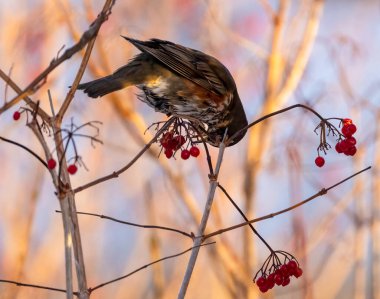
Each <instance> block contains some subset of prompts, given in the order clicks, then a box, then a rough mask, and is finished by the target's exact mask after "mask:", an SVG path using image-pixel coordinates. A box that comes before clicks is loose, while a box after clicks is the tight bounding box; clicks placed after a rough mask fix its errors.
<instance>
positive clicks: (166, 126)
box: [74, 118, 174, 193]
mask: <svg viewBox="0 0 380 299" xmlns="http://www.w3.org/2000/svg"><path fill="white" fill-rule="evenodd" d="M173 121H174V118H171V119H169V120H168V121H167V122H166V123H165V124H164V125H163V126H162V128H161V129H159V130H158V131H157V133H156V134H155V135H154V137H153V138H152V139H151V140H150V141H149V143H147V144H146V145H145V146H144V147H143V148H142V149H141V150H140V151H139V152H138V153H137V155H136V156H135V157H134V158H133V159H132V160H131V161H130V162H128V164H127V165H125V166H124V167H122V168H120V169H119V170H117V171H114V172H113V173H111V174H109V175H106V176H104V177H101V178H98V179H96V180H94V181H92V182H89V183H87V184H85V185H83V186H80V187H77V188H75V189H74V193H78V192H80V191H83V190H84V189H87V188H90V187H92V186H94V185H97V184H100V183H102V182H105V181H108V180H110V179H114V178H117V177H118V176H119V175H120V174H122V173H123V172H124V171H126V170H128V169H129V168H130V167H131V166H132V165H133V164H135V162H136V161H137V160H138V159H139V158H140V157H141V156H142V155H143V154H144V153H145V152H146V151H147V150H148V149H149V148H150V146H151V145H152V144H153V143H155V142H156V141H157V139H158V137H159V136H160V135H161V133H162V132H164V131H165V130H166V129H167V128H168V127H169V126H170V125H171V124H172V123H173Z"/></svg>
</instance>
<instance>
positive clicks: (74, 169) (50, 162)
mask: <svg viewBox="0 0 380 299" xmlns="http://www.w3.org/2000/svg"><path fill="white" fill-rule="evenodd" d="M47 166H48V168H49V169H54V168H55V167H56V166H57V162H56V161H55V160H54V159H53V158H50V159H49V160H48V162H47ZM77 171H78V167H77V166H76V165H75V164H70V165H69V166H68V167H67V172H68V173H69V174H75V173H76V172H77Z"/></svg>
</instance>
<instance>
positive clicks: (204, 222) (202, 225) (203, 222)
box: [178, 130, 227, 299]
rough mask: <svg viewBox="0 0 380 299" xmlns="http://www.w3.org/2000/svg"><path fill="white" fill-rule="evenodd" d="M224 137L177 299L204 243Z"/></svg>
mask: <svg viewBox="0 0 380 299" xmlns="http://www.w3.org/2000/svg"><path fill="white" fill-rule="evenodd" d="M226 137H227V130H226V131H225V133H224V137H223V140H222V142H221V144H220V147H219V154H218V160H217V162H216V166H215V172H214V174H212V175H211V174H210V175H209V178H210V182H209V191H208V195H207V201H206V204H205V208H204V210H203V215H202V220H201V223H200V225H199V228H198V236H199V237H196V238H194V249H193V250H192V252H191V256H190V260H189V263H188V264H187V269H186V273H185V276H184V277H183V281H182V285H181V289H180V290H179V294H178V298H181V299H182V298H185V295H186V291H187V288H188V286H189V283H190V279H191V276H192V273H193V270H194V267H195V262H196V261H197V257H198V253H199V246H200V245H201V244H202V242H203V241H204V239H203V238H202V236H203V234H204V232H205V230H206V226H207V222H208V217H209V215H210V211H211V207H212V203H213V201H214V196H215V190H216V187H217V185H218V181H217V179H218V175H219V171H220V167H221V165H222V160H223V154H224V150H225V147H226Z"/></svg>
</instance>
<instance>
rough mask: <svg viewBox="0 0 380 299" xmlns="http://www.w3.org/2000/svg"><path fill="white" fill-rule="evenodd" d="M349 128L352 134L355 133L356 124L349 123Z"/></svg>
mask: <svg viewBox="0 0 380 299" xmlns="http://www.w3.org/2000/svg"><path fill="white" fill-rule="evenodd" d="M347 130H348V132H349V133H350V134H351V135H354V134H355V132H356V126H355V125H354V124H349V125H347Z"/></svg>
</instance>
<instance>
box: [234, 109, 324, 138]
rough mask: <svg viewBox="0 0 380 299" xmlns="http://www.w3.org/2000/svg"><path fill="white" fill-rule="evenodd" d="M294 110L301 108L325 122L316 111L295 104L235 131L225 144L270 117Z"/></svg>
mask: <svg viewBox="0 0 380 299" xmlns="http://www.w3.org/2000/svg"><path fill="white" fill-rule="evenodd" d="M294 108H303V109H306V110H309V111H310V112H312V113H313V114H314V115H316V116H317V117H318V118H319V119H320V120H321V121H323V120H325V119H324V118H323V117H322V115H320V114H319V113H318V112H317V111H315V110H314V109H313V108H310V107H309V106H306V105H303V104H295V105H292V106H289V107H286V108H284V109H280V110H277V111H274V112H272V113H268V114H266V115H264V116H262V117H260V118H258V119H257V120H255V121H253V122H251V123H250V124H249V125H247V126H246V127H244V128H243V129H240V130H239V131H237V132H236V133H235V134H233V135H232V136H231V137H230V138H229V139H228V140H227V144H228V143H229V142H231V141H232V140H234V138H235V137H236V136H239V134H241V133H242V132H244V131H246V130H248V129H249V128H251V127H253V126H254V125H257V124H258V123H260V122H262V121H264V120H266V119H268V118H270V117H272V116H275V115H278V114H281V113H284V112H286V111H289V110H292V109H294Z"/></svg>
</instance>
